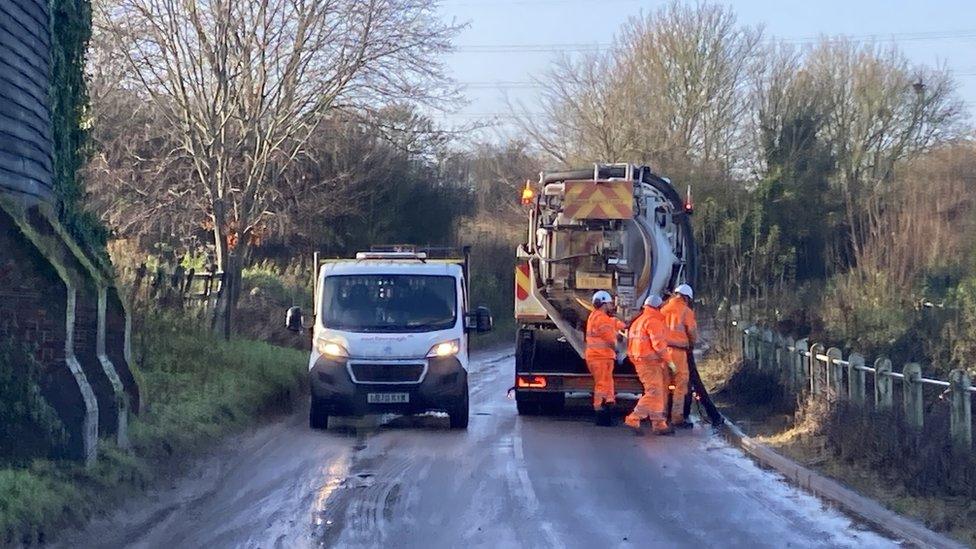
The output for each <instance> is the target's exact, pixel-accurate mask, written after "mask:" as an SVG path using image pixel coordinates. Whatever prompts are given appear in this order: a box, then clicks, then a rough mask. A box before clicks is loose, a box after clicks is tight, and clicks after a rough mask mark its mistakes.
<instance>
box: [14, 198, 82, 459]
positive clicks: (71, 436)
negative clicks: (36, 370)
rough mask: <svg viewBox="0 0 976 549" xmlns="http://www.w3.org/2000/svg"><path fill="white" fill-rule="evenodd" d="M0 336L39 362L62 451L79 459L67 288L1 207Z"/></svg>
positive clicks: (77, 395)
mask: <svg viewBox="0 0 976 549" xmlns="http://www.w3.org/2000/svg"><path fill="white" fill-rule="evenodd" d="M0 250H3V251H4V254H3V256H2V257H0V336H3V337H10V338H12V339H13V340H14V341H17V342H22V343H26V344H27V345H28V346H29V347H30V348H31V349H32V350H33V352H34V356H35V358H36V359H37V360H38V362H40V365H41V372H40V374H41V375H40V385H41V392H42V394H43V396H44V398H45V399H46V400H47V401H48V403H50V404H51V406H52V407H53V408H54V409H55V411H57V413H58V416H59V417H60V418H61V421H62V423H64V426H65V429H66V431H67V434H68V443H67V446H66V448H64V449H62V452H61V453H60V455H61V456H63V457H67V458H70V459H83V458H84V457H85V456H84V440H83V437H84V424H83V422H84V417H85V413H86V408H85V402H84V398H83V397H82V395H81V391H80V390H79V388H78V385H77V383H76V381H75V379H74V378H73V377H72V376H71V373H70V371H69V370H68V368H67V366H66V364H65V339H66V337H67V322H66V318H67V317H66V315H67V287H66V286H65V284H64V283H63V282H62V281H61V279H60V277H59V276H58V274H57V272H56V271H55V270H54V267H52V266H51V264H50V263H48V262H47V261H46V260H45V259H44V258H43V257H42V255H41V254H40V253H39V252H38V250H36V249H35V248H33V247H32V246H30V245H29V244H26V239H24V238H23V235H21V233H20V230H19V229H18V228H17V226H16V225H15V224H14V223H13V221H12V220H11V219H10V217H8V216H7V215H6V214H5V213H4V212H2V211H0Z"/></svg>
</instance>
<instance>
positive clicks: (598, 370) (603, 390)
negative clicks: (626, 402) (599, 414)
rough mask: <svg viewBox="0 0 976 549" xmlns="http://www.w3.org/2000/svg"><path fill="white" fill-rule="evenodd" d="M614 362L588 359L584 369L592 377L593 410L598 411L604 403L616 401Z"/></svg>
mask: <svg viewBox="0 0 976 549" xmlns="http://www.w3.org/2000/svg"><path fill="white" fill-rule="evenodd" d="M614 362H616V361H615V360H614V359H612V358H588V359H586V367H587V368H589V370H590V374H591V375H592V376H593V409H594V410H599V409H600V407H601V405H602V404H603V402H604V401H606V403H607V404H613V403H614V402H616V400H617V392H616V390H615V389H614V386H613V366H614Z"/></svg>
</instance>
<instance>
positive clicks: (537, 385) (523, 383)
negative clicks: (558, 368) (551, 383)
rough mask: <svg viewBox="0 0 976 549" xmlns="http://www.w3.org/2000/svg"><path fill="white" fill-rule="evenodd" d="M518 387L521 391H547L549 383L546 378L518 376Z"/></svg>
mask: <svg viewBox="0 0 976 549" xmlns="http://www.w3.org/2000/svg"><path fill="white" fill-rule="evenodd" d="M516 385H518V388H519V389H545V388H546V385H548V383H547V382H546V376H518V382H517V383H516Z"/></svg>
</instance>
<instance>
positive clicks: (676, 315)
mask: <svg viewBox="0 0 976 549" xmlns="http://www.w3.org/2000/svg"><path fill="white" fill-rule="evenodd" d="M661 313H663V314H664V319H665V323H666V324H667V326H668V328H669V329H670V330H669V331H670V333H669V334H668V345H670V346H671V347H676V348H679V349H691V348H692V346H693V345H694V344H695V341H697V340H698V322H697V321H696V320H695V312H694V311H692V310H691V307H689V306H688V304H687V303H685V300H684V299H683V298H682V297H681V296H674V297H672V298H671V299H669V300H668V302H667V303H665V304H664V306H663V307H661Z"/></svg>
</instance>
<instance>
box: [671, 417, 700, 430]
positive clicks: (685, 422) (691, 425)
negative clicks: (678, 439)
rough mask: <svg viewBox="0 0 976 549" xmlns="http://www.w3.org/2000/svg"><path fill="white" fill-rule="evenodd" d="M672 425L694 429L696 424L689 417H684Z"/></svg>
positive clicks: (676, 427)
mask: <svg viewBox="0 0 976 549" xmlns="http://www.w3.org/2000/svg"><path fill="white" fill-rule="evenodd" d="M672 427H674V428H675V429H694V428H695V424H694V423H692V422H691V421H689V420H687V419H683V420H681V421H679V422H677V423H675V424H674V425H672Z"/></svg>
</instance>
